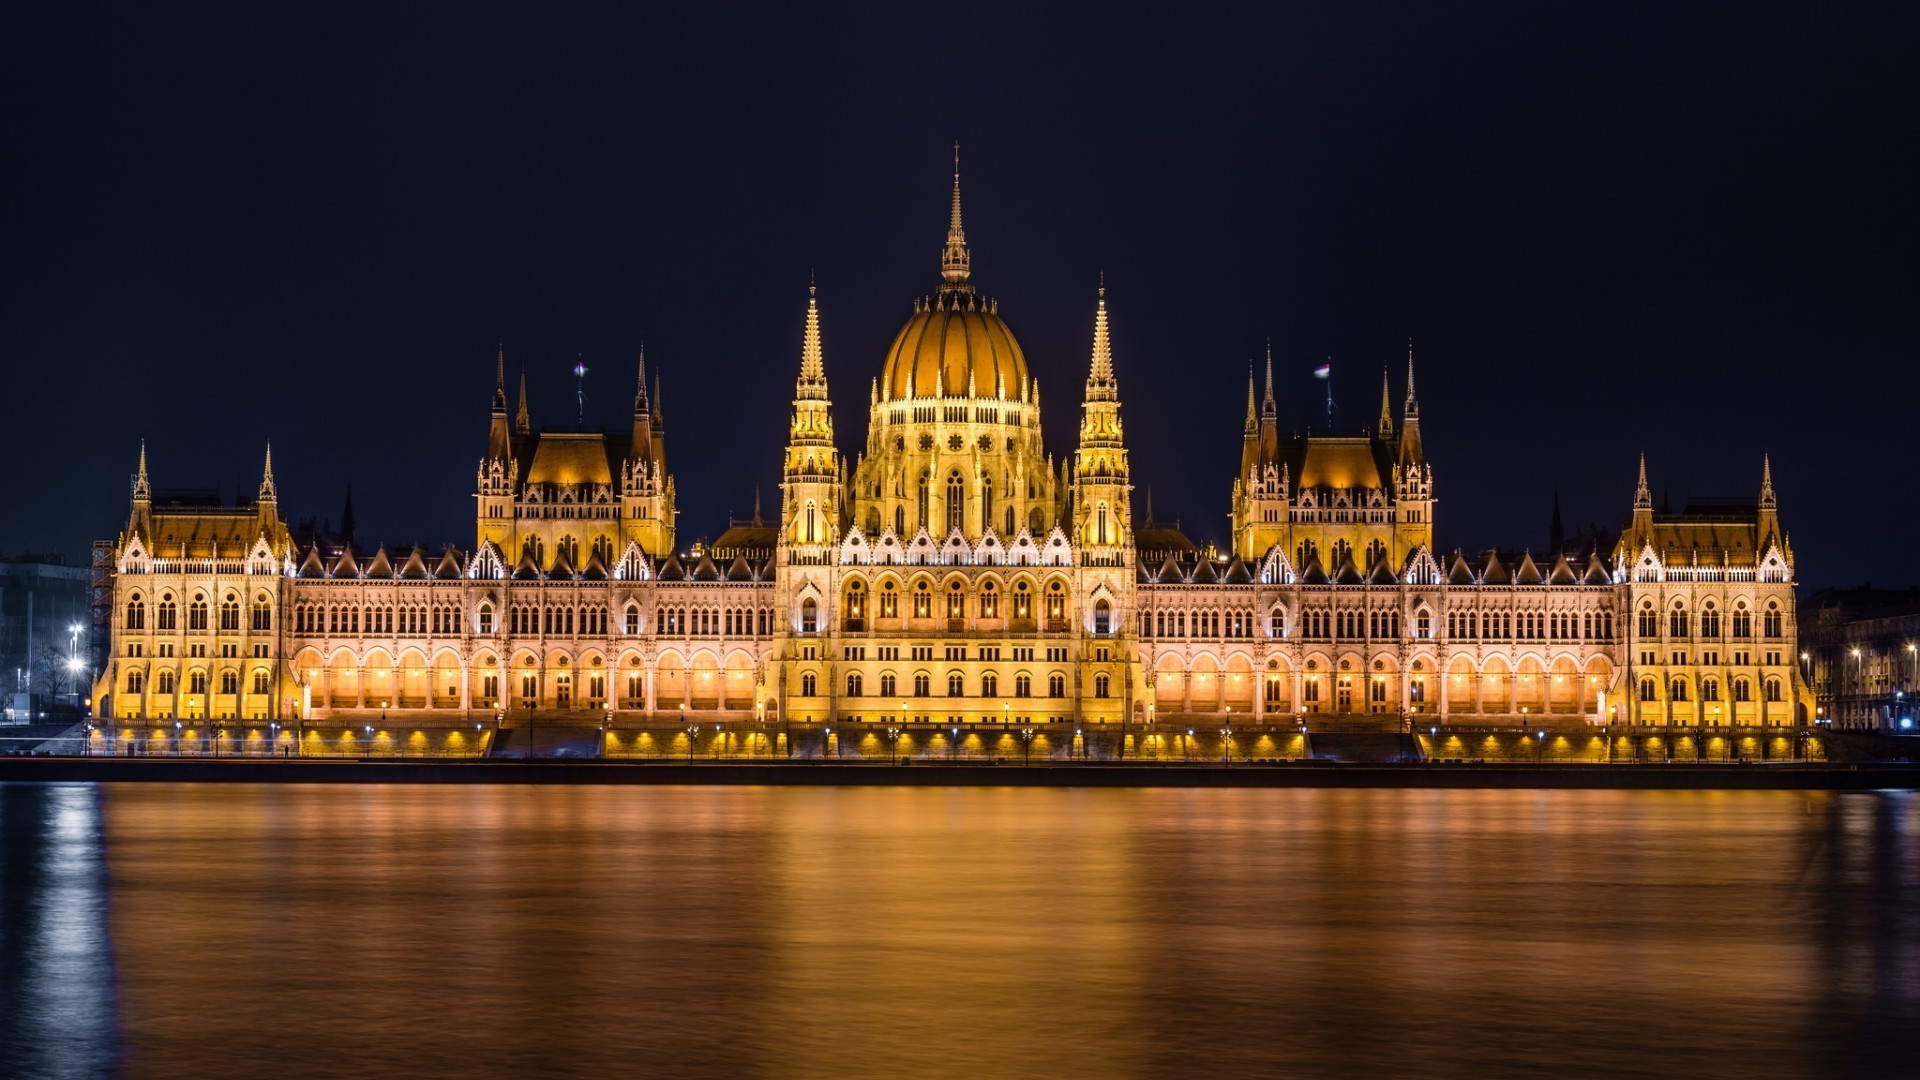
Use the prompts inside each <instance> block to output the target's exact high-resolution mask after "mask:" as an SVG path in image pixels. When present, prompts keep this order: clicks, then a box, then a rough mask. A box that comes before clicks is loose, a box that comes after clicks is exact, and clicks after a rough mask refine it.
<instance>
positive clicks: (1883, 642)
mask: <svg viewBox="0 0 1920 1080" xmlns="http://www.w3.org/2000/svg"><path fill="white" fill-rule="evenodd" d="M1806 609H1807V612H1808V615H1809V618H1808V623H1807V627H1806V630H1805V632H1804V633H1803V634H1802V635H1801V638H1800V645H1801V656H1802V660H1801V664H1802V667H1803V669H1804V670H1805V671H1806V672H1807V678H1808V681H1809V682H1811V683H1812V687H1813V695H1814V708H1815V710H1816V713H1817V715H1818V717H1819V718H1820V719H1822V720H1824V721H1828V722H1831V723H1832V724H1833V726H1834V727H1836V728H1856V729H1869V730H1874V731H1905V732H1916V731H1920V589H1876V588H1873V587H1872V586H1871V585H1863V586H1861V587H1859V588H1857V589H1822V590H1820V591H1819V592H1816V593H1814V594H1812V595H1811V596H1809V597H1807V603H1806Z"/></svg>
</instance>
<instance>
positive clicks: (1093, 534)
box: [1072, 279, 1133, 546]
mask: <svg viewBox="0 0 1920 1080" xmlns="http://www.w3.org/2000/svg"><path fill="white" fill-rule="evenodd" d="M1080 410H1081V420H1080V448H1079V449H1078V450H1077V451H1075V453H1074V460H1073V489H1072V493H1073V526H1074V534H1075V537H1076V542H1077V543H1080V544H1085V545H1093V546H1109V545H1131V544H1132V542H1133V532H1132V521H1133V514H1132V511H1131V509H1130V507H1129V498H1128V492H1129V491H1131V490H1132V485H1130V484H1129V483H1128V482H1127V451H1126V447H1125V445H1124V443H1123V442H1122V439H1121V425H1120V385H1119V382H1118V380H1116V379H1115V378H1114V375H1113V346H1112V341H1111V338H1110V336H1109V332H1108V328H1107V287H1106V285H1105V283H1104V279H1103V282H1102V284H1101V286H1100V289H1099V292H1098V294H1097V300H1096V302H1095V307H1094V313H1093V360H1092V363H1091V365H1090V366H1089V369H1088V372H1087V393H1086V399H1085V400H1084V401H1083V402H1082V403H1081V406H1080Z"/></svg>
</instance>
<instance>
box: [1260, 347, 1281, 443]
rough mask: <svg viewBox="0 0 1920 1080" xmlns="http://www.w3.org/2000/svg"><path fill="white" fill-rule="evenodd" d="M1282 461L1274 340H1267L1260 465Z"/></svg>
mask: <svg viewBox="0 0 1920 1080" xmlns="http://www.w3.org/2000/svg"><path fill="white" fill-rule="evenodd" d="M1279 460H1280V406H1279V405H1277V404H1275V403H1274V400H1273V339H1272V338H1268V339H1267V394H1266V397H1265V398H1264V399H1262V400H1261V402H1260V464H1262V465H1271V464H1273V463H1274V462H1276V461H1279Z"/></svg>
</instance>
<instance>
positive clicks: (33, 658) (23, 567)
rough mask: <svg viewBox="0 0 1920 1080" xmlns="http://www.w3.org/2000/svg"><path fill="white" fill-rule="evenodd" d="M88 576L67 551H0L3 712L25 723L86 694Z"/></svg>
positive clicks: (89, 648)
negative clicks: (1, 553) (7, 555)
mask: <svg viewBox="0 0 1920 1080" xmlns="http://www.w3.org/2000/svg"><path fill="white" fill-rule="evenodd" d="M88 584H89V574H88V571H87V568H86V567H84V566H77V565H74V563H73V562H72V561H71V560H69V559H68V558H67V557H66V556H65V555H57V554H56V555H19V556H15V557H13V558H6V559H0V717H4V718H6V719H10V720H15V721H19V722H23V723H24V722H25V721H27V720H30V719H33V718H36V717H38V716H41V715H42V714H44V713H46V712H47V711H48V709H49V708H50V707H54V706H66V707H69V708H71V707H75V706H78V705H79V704H80V702H81V700H82V699H83V697H84V696H85V695H86V693H87V684H88V681H89V680H88V679H87V676H86V672H87V670H88V669H89V668H90V667H91V666H92V664H91V658H92V655H93V651H92V647H93V641H92V627H93V620H92V616H91V614H90V612H89V610H88V595H89V594H88Z"/></svg>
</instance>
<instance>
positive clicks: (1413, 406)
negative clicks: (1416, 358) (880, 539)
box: [1402, 338, 1420, 420]
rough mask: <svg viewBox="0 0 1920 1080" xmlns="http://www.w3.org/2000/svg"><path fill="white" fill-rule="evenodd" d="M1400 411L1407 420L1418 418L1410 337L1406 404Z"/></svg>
mask: <svg viewBox="0 0 1920 1080" xmlns="http://www.w3.org/2000/svg"><path fill="white" fill-rule="evenodd" d="M1402 413H1403V415H1404V416H1405V417H1406V418H1407V419H1408V420H1414V419H1418V418H1419V416H1420V402H1419V401H1418V400H1417V399H1415V398H1414V396H1413V339H1412V338H1408V339H1407V404H1406V407H1405V409H1404V410H1402Z"/></svg>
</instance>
